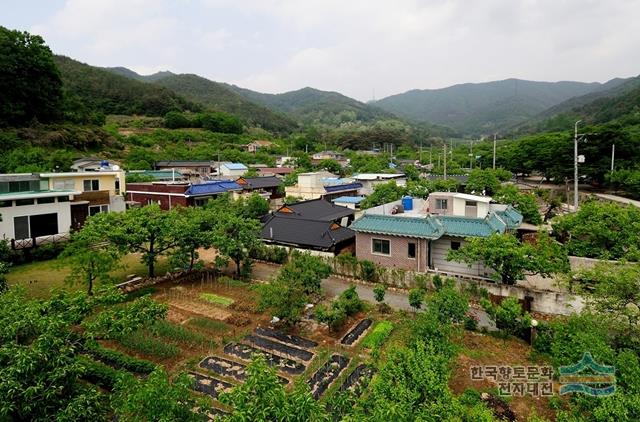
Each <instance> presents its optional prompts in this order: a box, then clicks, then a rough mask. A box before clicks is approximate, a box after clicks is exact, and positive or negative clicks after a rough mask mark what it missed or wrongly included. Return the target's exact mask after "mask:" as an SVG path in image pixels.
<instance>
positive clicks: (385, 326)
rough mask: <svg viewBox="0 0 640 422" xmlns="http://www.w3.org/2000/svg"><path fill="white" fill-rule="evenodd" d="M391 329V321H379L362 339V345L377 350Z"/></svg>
mask: <svg viewBox="0 0 640 422" xmlns="http://www.w3.org/2000/svg"><path fill="white" fill-rule="evenodd" d="M391 331H393V323H392V322H391V321H380V322H378V323H377V324H376V326H375V327H374V328H373V330H371V332H370V333H369V334H367V336H366V337H365V338H364V340H363V341H362V345H363V346H364V347H366V348H367V349H372V350H377V349H379V348H380V347H381V346H382V344H384V342H385V340H386V339H387V337H389V335H390V334H391Z"/></svg>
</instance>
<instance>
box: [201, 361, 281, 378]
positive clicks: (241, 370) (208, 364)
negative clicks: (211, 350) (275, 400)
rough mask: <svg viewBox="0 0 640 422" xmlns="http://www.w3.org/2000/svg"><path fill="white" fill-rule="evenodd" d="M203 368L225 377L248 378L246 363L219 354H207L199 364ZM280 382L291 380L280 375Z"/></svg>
mask: <svg viewBox="0 0 640 422" xmlns="http://www.w3.org/2000/svg"><path fill="white" fill-rule="evenodd" d="M198 366H200V367H201V368H204V369H207V370H209V371H212V372H215V373H216V374H218V375H222V376H223V377H230V378H235V379H237V380H238V381H241V382H244V380H246V379H247V373H246V369H247V367H246V365H244V364H242V363H238V362H234V361H232V360H229V359H225V358H222V357H219V356H207V357H206V358H204V359H203V360H202V361H201V362H200V363H199V364H198ZM278 378H279V379H280V382H282V383H283V384H288V383H289V380H288V379H286V378H283V377H280V376H278Z"/></svg>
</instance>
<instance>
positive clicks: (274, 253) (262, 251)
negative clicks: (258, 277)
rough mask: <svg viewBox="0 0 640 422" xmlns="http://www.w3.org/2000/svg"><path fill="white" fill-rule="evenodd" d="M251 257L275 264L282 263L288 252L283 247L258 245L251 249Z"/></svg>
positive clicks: (285, 259)
mask: <svg viewBox="0 0 640 422" xmlns="http://www.w3.org/2000/svg"><path fill="white" fill-rule="evenodd" d="M249 255H250V256H251V258H253V259H259V260H262V261H267V262H274V263H276V264H284V263H285V262H286V261H287V258H288V257H289V254H288V252H287V250H286V249H285V248H281V247H279V246H269V247H267V246H264V245H260V246H258V247H257V248H254V249H252V250H251V252H250V254H249Z"/></svg>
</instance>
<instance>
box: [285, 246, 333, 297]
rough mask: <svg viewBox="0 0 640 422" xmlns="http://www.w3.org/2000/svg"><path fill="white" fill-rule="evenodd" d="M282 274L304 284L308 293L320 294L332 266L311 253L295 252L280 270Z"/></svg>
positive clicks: (303, 286)
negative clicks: (322, 283)
mask: <svg viewBox="0 0 640 422" xmlns="http://www.w3.org/2000/svg"><path fill="white" fill-rule="evenodd" d="M280 275H281V276H282V277H284V278H285V279H287V280H290V281H291V282H295V283H297V284H300V286H302V288H303V290H304V292H305V293H306V294H309V295H311V294H318V293H320V291H321V285H320V284H321V282H322V279H324V278H327V277H329V275H331V267H330V266H329V265H328V264H327V263H325V262H324V261H322V259H320V258H318V257H317V256H313V255H311V254H309V253H295V254H294V255H293V256H292V257H291V261H290V262H288V263H287V264H286V265H285V266H284V267H282V269H281V270H280Z"/></svg>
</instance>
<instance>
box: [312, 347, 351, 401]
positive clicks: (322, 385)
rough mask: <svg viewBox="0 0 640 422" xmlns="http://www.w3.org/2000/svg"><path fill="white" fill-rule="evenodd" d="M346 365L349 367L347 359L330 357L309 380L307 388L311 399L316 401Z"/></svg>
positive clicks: (338, 356)
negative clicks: (309, 390)
mask: <svg viewBox="0 0 640 422" xmlns="http://www.w3.org/2000/svg"><path fill="white" fill-rule="evenodd" d="M347 365H349V359H348V358H346V357H344V356H342V355H332V356H331V358H330V359H329V360H328V361H326V362H325V363H324V365H322V367H320V369H318V370H317V371H316V373H315V374H313V375H312V376H311V378H310V379H309V387H310V388H311V394H312V395H313V398H314V399H316V400H318V399H319V398H320V396H322V394H323V393H324V392H325V391H326V390H327V388H329V386H330V385H331V383H332V382H333V381H335V380H336V378H338V377H339V376H340V373H341V372H342V371H343V370H344V368H346V367H347Z"/></svg>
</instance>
